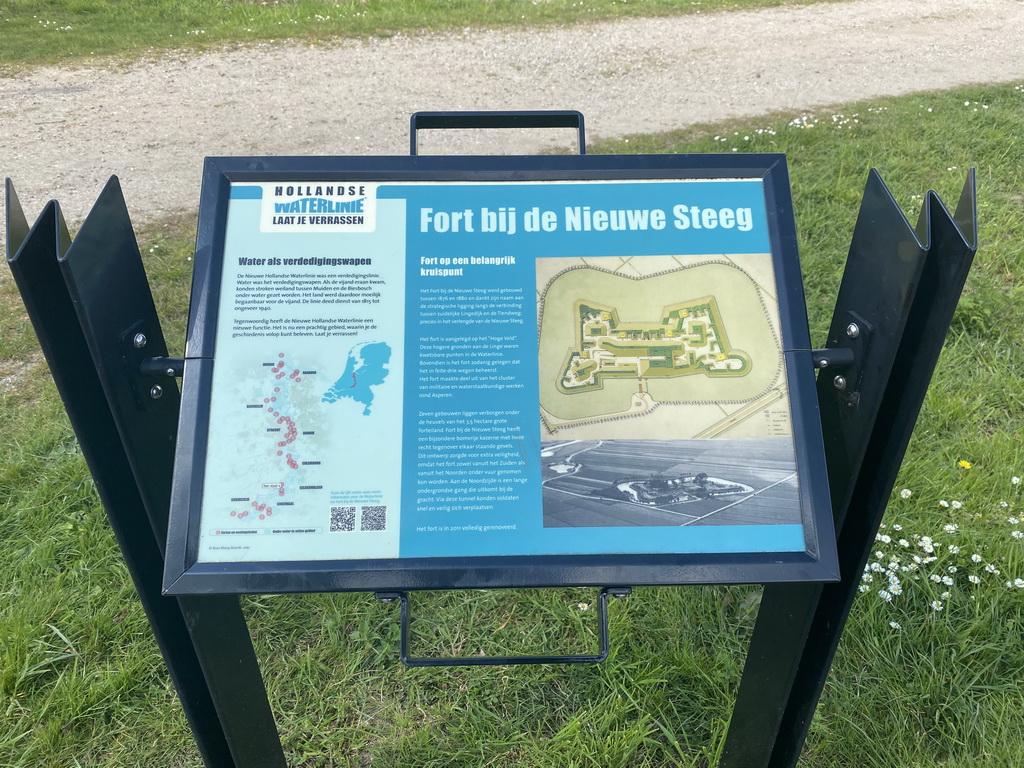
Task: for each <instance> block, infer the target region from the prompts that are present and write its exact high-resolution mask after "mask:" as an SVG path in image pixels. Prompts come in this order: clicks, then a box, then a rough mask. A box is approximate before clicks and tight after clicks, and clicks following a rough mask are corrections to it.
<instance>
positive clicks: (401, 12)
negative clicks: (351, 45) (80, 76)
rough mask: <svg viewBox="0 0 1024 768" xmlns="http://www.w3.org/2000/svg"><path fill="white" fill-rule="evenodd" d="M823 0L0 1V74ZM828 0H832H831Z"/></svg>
mask: <svg viewBox="0 0 1024 768" xmlns="http://www.w3.org/2000/svg"><path fill="white" fill-rule="evenodd" d="M815 1H817V2H823V1H827V0H702V1H701V2H699V3H694V2H690V0H542V1H541V2H534V1H533V0H341V1H340V2H324V1H323V0H320V1H318V2H317V1H313V0H294V2H289V1H279V0H271V1H270V2H258V1H257V0H133V1H132V2H115V1H114V0H59V1H58V0H51V1H50V2H40V0H0V39H2V40H3V44H2V45H0V75H2V74H4V72H5V71H12V70H13V66H14V65H24V64H31V65H37V64H52V63H57V62H72V61H76V60H81V59H84V58H90V57H96V56H107V55H112V54H113V55H127V56H135V55H138V54H142V53H149V52H153V51H161V50H166V49H169V48H193V49H202V48H206V47H209V46H212V45H218V44H229V43H230V44H235V43H242V44H245V43H253V42H258V41H264V40H280V39H284V38H295V39H301V40H306V41H309V42H313V43H321V42H327V41H330V40H334V39H337V38H345V37H360V36H368V35H382V36H389V35H393V34H395V33H398V32H410V31H422V30H429V29H459V28H462V27H467V26H472V27H486V26H502V25H519V26H521V25H524V24H526V25H545V24H567V23H575V22H579V21H595V20H600V19H612V18H622V17H628V16H661V15H674V14H689V13H706V12H709V11H711V12H713V11H719V10H735V9H747V8H763V7H768V6H776V5H803V4H807V3H809V2H815ZM833 1H834V0H833Z"/></svg>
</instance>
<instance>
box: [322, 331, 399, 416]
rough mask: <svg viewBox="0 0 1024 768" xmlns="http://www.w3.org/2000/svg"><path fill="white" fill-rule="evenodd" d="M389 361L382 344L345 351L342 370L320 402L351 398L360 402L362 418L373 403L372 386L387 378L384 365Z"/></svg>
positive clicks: (386, 368)
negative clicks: (346, 352)
mask: <svg viewBox="0 0 1024 768" xmlns="http://www.w3.org/2000/svg"><path fill="white" fill-rule="evenodd" d="M390 361H391V347H389V346H388V345H387V344H385V343H384V342H383V341H371V342H365V343H363V344H357V345H356V346H354V347H352V349H350V350H349V351H348V360H347V361H346V363H345V370H344V371H343V372H342V374H341V376H340V377H339V378H338V380H337V381H336V382H334V386H332V387H331V388H330V389H328V390H327V391H326V392H324V395H323V398H322V402H325V403H336V402H337V401H338V400H341V399H342V398H346V397H347V398H351V399H352V400H355V401H356V402H357V403H362V404H363V406H364V408H363V415H364V416H369V415H370V406H371V405H372V404H373V389H372V387H376V386H379V385H381V384H383V383H384V380H385V379H386V378H387V377H388V373H389V372H390V371H389V368H388V363H389V362H390Z"/></svg>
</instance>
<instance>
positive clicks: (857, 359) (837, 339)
mask: <svg viewBox="0 0 1024 768" xmlns="http://www.w3.org/2000/svg"><path fill="white" fill-rule="evenodd" d="M873 335H874V327H873V326H872V325H871V323H869V322H868V321H867V320H865V319H864V318H863V317H861V316H860V315H858V314H857V313H856V312H850V311H847V312H846V313H845V317H844V322H843V323H841V324H838V325H837V326H834V327H833V330H832V333H830V334H829V339H828V344H829V346H828V347H826V348H825V349H814V350H811V360H812V361H813V363H814V367H815V368H817V369H818V371H819V374H818V378H819V379H820V378H821V377H822V376H825V375H828V376H830V377H831V380H832V387H833V389H834V390H835V392H836V395H837V396H838V397H839V398H840V399H841V400H843V401H844V402H845V403H846V405H847V406H851V407H852V406H854V405H856V404H857V402H859V400H860V388H861V382H862V381H863V379H864V361H865V359H866V358H867V354H866V353H867V349H868V347H869V345H870V344H871V338H872V336H873ZM832 369H837V370H835V371H834V372H833V370H832Z"/></svg>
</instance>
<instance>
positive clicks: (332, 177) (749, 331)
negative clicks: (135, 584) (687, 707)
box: [165, 155, 837, 593]
mask: <svg viewBox="0 0 1024 768" xmlns="http://www.w3.org/2000/svg"><path fill="white" fill-rule="evenodd" d="M795 241H796V238H795V228H794V224H793V219H792V209H791V202H790V197H789V188H788V177H787V174H786V169H785V160H784V157H783V156H780V155H755V156H734V157H721V156H685V155H681V156H640V157H619V156H614V157H613V156H603V157H602V156H593V155H590V156H579V157H549V158H534V157H531V158H425V157H416V158H347V159H346V158H219V159H209V160H207V166H206V172H205V180H204V188H203V200H202V206H201V212H200V226H199V239H198V244H197V252H196V275H195V284H194V288H193V304H192V309H191V317H190V329H189V339H188V347H187V351H186V366H185V376H184V385H183V386H184V392H183V403H182V419H181V425H180V431H179V443H178V455H177V460H176V468H175V481H174V490H173V497H174V501H173V505H172V507H173V508H172V510H171V515H172V517H171V529H170V537H169V541H168V557H167V562H168V565H167V572H166V575H165V589H166V591H167V592H169V593H191V592H291V591H330V590H349V589H376V590H384V589H399V588H448V587H459V588H461V587H496V586H505V587H509V586H542V585H569V584H572V585H590V584H593V585H613V584H614V585H639V584H668V583H673V584H675V583H711V582H741V581H759V582H763V581H788V580H808V579H819V580H822V579H831V578H835V577H836V575H837V572H836V565H835V551H834V550H835V543H834V540H833V534H832V527H831V513H830V507H829V500H828V492H827V484H826V479H825V470H824V458H823V450H822V444H821V434H820V426H819V423H818V420H817V408H816V400H815V395H814V378H813V369H812V364H811V359H810V345H809V340H808V333H807V323H806V316H805V309H804V303H803V295H802V285H801V281H800V273H799V264H798V260H797V251H796V242H795Z"/></svg>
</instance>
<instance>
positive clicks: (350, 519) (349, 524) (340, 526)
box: [331, 507, 356, 532]
mask: <svg viewBox="0 0 1024 768" xmlns="http://www.w3.org/2000/svg"><path fill="white" fill-rule="evenodd" d="M355 529H356V508H355V507H331V531H332V532H333V531H354V530H355Z"/></svg>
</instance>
